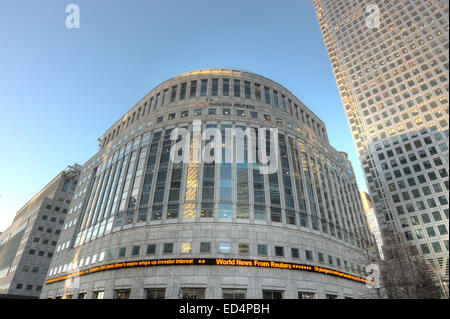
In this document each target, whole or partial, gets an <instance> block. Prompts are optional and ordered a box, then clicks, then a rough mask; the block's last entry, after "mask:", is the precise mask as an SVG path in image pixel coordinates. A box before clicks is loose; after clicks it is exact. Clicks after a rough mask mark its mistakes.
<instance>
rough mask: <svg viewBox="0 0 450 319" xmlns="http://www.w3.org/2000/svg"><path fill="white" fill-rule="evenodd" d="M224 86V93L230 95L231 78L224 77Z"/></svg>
mask: <svg viewBox="0 0 450 319" xmlns="http://www.w3.org/2000/svg"><path fill="white" fill-rule="evenodd" d="M222 84H223V87H222V94H223V96H229V95H230V80H229V79H223V83H222Z"/></svg>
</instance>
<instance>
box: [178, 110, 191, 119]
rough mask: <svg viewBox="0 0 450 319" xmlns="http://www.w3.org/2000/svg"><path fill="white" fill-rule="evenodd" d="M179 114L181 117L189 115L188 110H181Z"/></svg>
mask: <svg viewBox="0 0 450 319" xmlns="http://www.w3.org/2000/svg"><path fill="white" fill-rule="evenodd" d="M180 116H181V118H185V117H188V116H189V111H182V112H181V115H180Z"/></svg>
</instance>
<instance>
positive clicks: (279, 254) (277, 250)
mask: <svg viewBox="0 0 450 319" xmlns="http://www.w3.org/2000/svg"><path fill="white" fill-rule="evenodd" d="M275 256H277V257H283V256H284V248H283V247H281V246H275Z"/></svg>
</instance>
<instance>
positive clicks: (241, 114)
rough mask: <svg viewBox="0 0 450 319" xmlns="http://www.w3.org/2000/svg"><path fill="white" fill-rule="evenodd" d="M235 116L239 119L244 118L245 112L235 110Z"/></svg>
mask: <svg viewBox="0 0 450 319" xmlns="http://www.w3.org/2000/svg"><path fill="white" fill-rule="evenodd" d="M236 115H237V116H239V117H245V111H244V110H237V111H236Z"/></svg>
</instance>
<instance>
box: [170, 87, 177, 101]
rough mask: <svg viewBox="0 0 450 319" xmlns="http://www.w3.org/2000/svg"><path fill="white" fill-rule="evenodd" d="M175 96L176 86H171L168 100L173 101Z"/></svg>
mask: <svg viewBox="0 0 450 319" xmlns="http://www.w3.org/2000/svg"><path fill="white" fill-rule="evenodd" d="M176 98H177V86H176V85H175V86H172V94H171V95H170V102H171V103H173V102H175V99H176Z"/></svg>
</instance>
